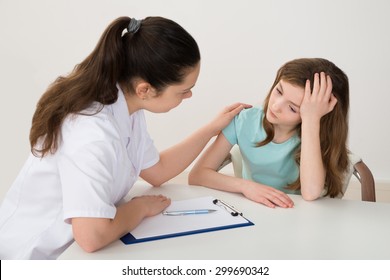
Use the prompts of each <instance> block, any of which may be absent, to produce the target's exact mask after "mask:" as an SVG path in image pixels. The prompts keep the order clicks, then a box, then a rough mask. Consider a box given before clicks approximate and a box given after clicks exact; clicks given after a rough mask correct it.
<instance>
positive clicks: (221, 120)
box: [208, 103, 252, 135]
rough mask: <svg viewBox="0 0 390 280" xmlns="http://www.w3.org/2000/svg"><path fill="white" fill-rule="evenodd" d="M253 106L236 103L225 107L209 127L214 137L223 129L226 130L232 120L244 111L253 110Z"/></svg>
mask: <svg viewBox="0 0 390 280" xmlns="http://www.w3.org/2000/svg"><path fill="white" fill-rule="evenodd" d="M251 107H252V105H250V104H245V103H234V104H232V105H230V106H227V107H225V108H224V109H223V110H222V111H221V112H220V113H219V114H218V115H217V117H216V118H215V119H214V120H212V121H211V122H210V123H209V124H208V126H209V127H210V129H211V131H212V132H213V135H218V134H219V133H220V132H221V130H222V129H224V128H225V127H226V126H227V125H228V124H229V123H230V122H231V121H232V119H233V118H234V117H235V116H236V115H237V114H239V113H240V112H241V111H242V110H243V109H247V108H251Z"/></svg>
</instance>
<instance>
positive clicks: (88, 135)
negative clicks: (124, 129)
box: [58, 117, 120, 223]
mask: <svg viewBox="0 0 390 280" xmlns="http://www.w3.org/2000/svg"><path fill="white" fill-rule="evenodd" d="M80 118H81V120H73V121H70V122H69V121H68V122H65V123H64V125H63V129H62V139H63V143H62V145H61V148H60V150H59V151H58V152H59V153H58V170H59V176H60V180H61V187H62V193H63V211H64V220H65V222H68V223H69V221H70V219H71V218H74V217H99V218H109V219H112V218H114V217H115V214H116V207H115V205H114V203H113V200H112V190H111V188H112V186H113V185H114V178H113V174H114V168H115V162H116V161H117V158H116V157H117V155H116V149H117V146H118V145H119V143H120V142H119V141H120V139H119V138H118V137H117V135H116V132H115V129H113V128H112V127H110V126H109V125H108V124H107V122H106V121H104V120H96V119H95V120H93V121H90V120H91V119H93V117H89V118H82V117H80ZM70 123H71V124H70Z"/></svg>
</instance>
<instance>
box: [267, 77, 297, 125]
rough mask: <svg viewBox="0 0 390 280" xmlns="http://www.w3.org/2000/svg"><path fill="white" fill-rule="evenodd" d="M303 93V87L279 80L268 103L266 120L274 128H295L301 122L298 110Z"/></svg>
mask: <svg viewBox="0 0 390 280" xmlns="http://www.w3.org/2000/svg"><path fill="white" fill-rule="evenodd" d="M304 93H305V90H304V88H303V87H299V86H295V85H293V84H290V83H288V82H285V81H283V80H280V82H279V83H278V84H277V85H276V86H275V87H274V89H273V90H272V92H271V95H270V98H269V101H268V109H267V112H266V118H267V120H268V121H269V122H270V123H272V124H273V125H274V126H281V127H287V128H295V127H296V126H297V125H298V124H300V123H301V121H302V119H301V114H300V112H299V108H300V106H301V103H302V100H303V96H304Z"/></svg>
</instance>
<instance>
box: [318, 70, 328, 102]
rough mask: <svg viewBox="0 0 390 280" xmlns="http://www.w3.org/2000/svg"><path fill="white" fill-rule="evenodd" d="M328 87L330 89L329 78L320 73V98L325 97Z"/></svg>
mask: <svg viewBox="0 0 390 280" xmlns="http://www.w3.org/2000/svg"><path fill="white" fill-rule="evenodd" d="M327 87H328V83H327V78H326V75H325V73H324V72H321V73H320V90H319V92H318V95H319V96H320V97H323V96H324V95H325V93H326V92H327V91H326V90H327Z"/></svg>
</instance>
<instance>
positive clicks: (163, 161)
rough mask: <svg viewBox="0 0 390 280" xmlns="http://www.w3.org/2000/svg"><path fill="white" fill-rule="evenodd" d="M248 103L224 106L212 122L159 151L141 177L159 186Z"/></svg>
mask: <svg viewBox="0 0 390 280" xmlns="http://www.w3.org/2000/svg"><path fill="white" fill-rule="evenodd" d="M249 107H251V106H250V105H247V104H242V103H236V104H233V105H231V106H229V107H226V108H225V109H224V110H223V111H222V112H221V113H220V114H219V115H218V116H217V117H216V118H215V119H214V120H213V121H212V122H210V123H209V124H207V125H206V126H204V127H202V128H201V129H199V130H197V131H196V132H195V133H193V134H192V135H190V136H189V137H188V138H186V139H185V140H183V141H182V142H180V143H178V144H176V145H175V146H173V147H171V148H169V149H167V150H165V151H163V152H161V153H160V161H159V162H158V163H157V164H155V165H153V166H152V167H150V168H148V169H145V170H143V171H142V172H141V177H142V178H143V179H144V180H145V181H147V182H148V183H150V184H152V185H153V186H160V185H161V184H163V183H165V182H166V181H168V180H170V179H171V178H173V177H175V176H176V175H178V174H180V173H181V172H183V171H184V169H186V168H187V167H188V166H189V165H190V164H191V162H193V161H194V160H195V158H196V157H197V156H198V155H199V154H200V152H201V151H202V150H203V149H204V147H205V146H206V144H207V143H208V142H209V141H210V139H211V138H212V137H213V136H215V135H218V133H219V132H220V131H221V130H222V129H223V128H224V127H225V126H227V125H228V124H229V123H230V122H231V120H232V119H233V118H234V116H235V115H237V114H238V113H239V112H241V110H242V109H244V108H249Z"/></svg>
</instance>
